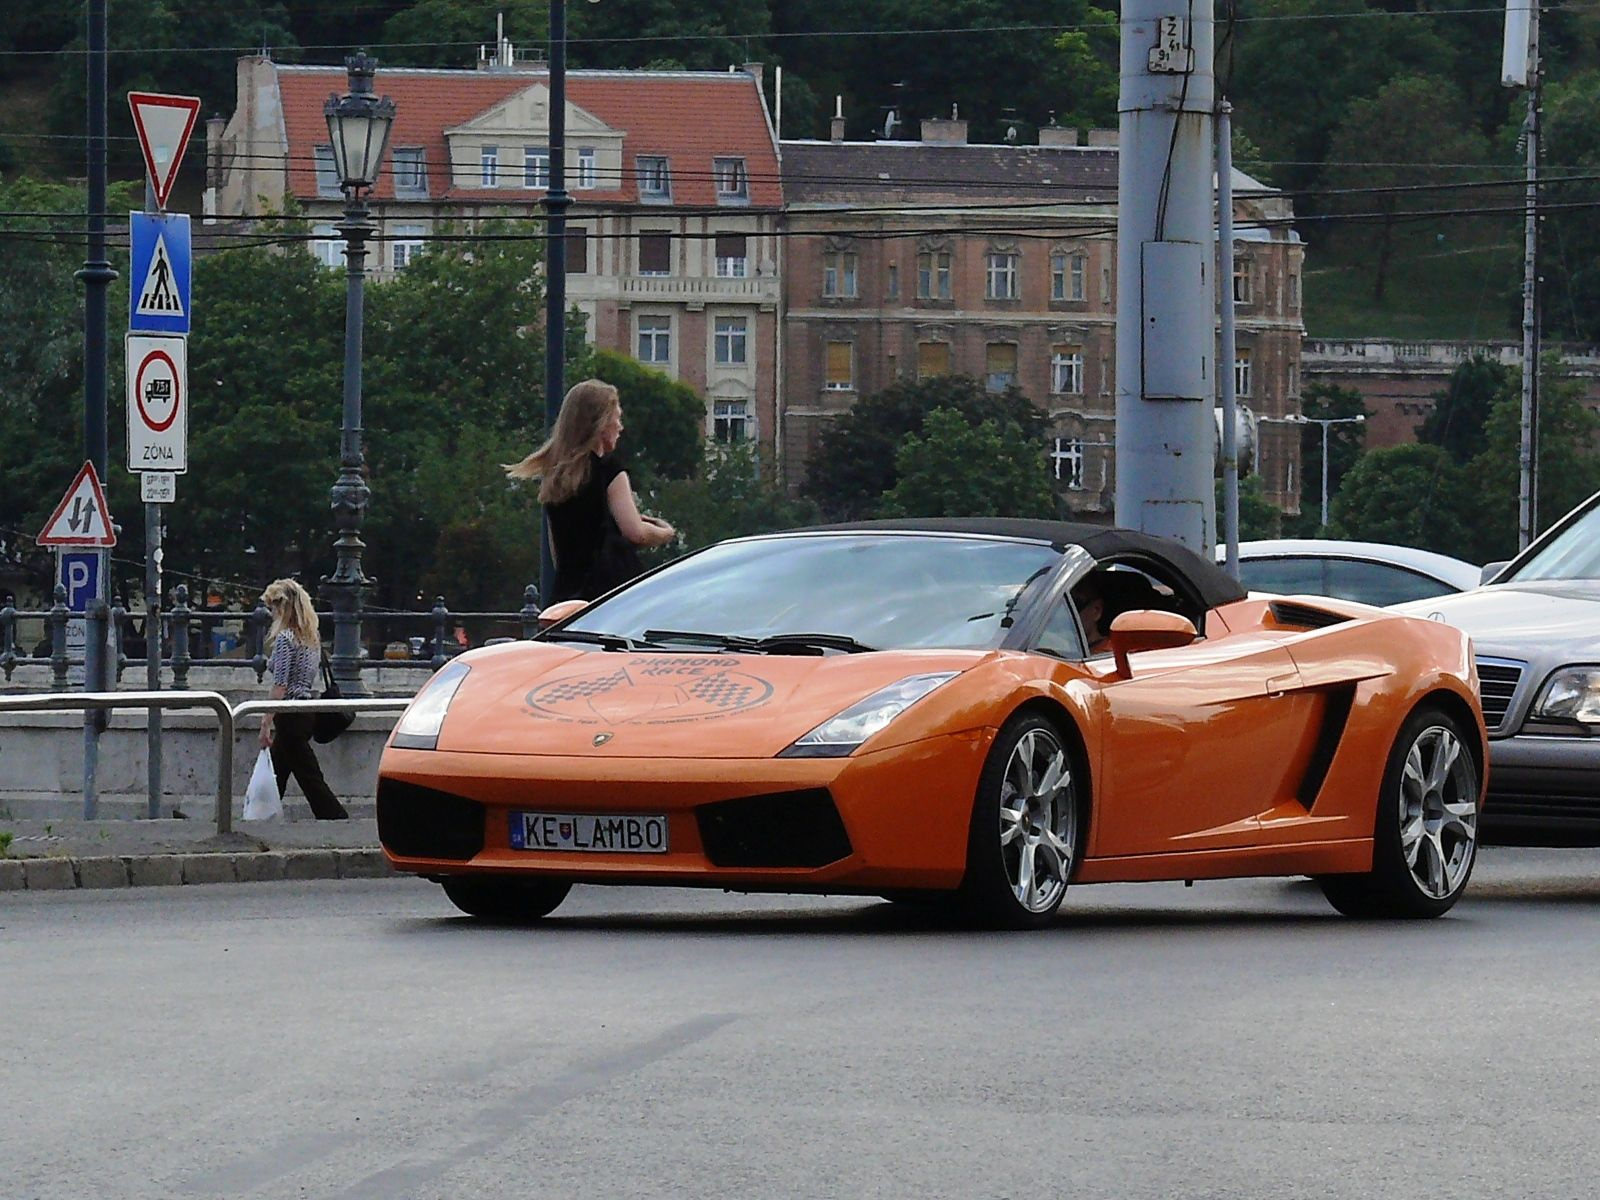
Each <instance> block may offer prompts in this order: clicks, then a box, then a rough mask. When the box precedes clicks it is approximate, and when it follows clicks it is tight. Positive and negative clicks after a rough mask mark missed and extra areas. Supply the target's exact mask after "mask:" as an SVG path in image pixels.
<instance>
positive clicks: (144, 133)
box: [128, 92, 200, 209]
mask: <svg viewBox="0 0 1600 1200" xmlns="http://www.w3.org/2000/svg"><path fill="white" fill-rule="evenodd" d="M128 107H129V108H131V109H132V110H133V127H134V129H135V130H136V131H137V132H138V134H139V149H140V150H142V151H144V169H145V172H146V174H147V175H148V176H149V179H150V185H151V187H153V188H154V189H155V193H156V205H157V207H159V208H163V209H164V208H166V207H167V197H168V196H169V195H170V194H171V193H172V185H173V182H174V181H175V180H176V179H177V178H178V164H179V163H180V162H182V161H183V151H184V147H186V146H187V145H188V144H189V134H190V133H191V132H193V130H194V122H195V118H196V117H198V116H199V115H200V97H199V96H163V95H161V94H160V93H158V92H129V93H128Z"/></svg>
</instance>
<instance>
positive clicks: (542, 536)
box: [539, 0, 572, 604]
mask: <svg viewBox="0 0 1600 1200" xmlns="http://www.w3.org/2000/svg"><path fill="white" fill-rule="evenodd" d="M571 203H572V198H571V197H570V196H568V195H567V2H566V0H550V189H549V191H547V192H546V193H545V197H544V205H545V213H546V217H547V220H546V232H547V233H548V235H549V236H548V239H547V240H546V242H545V272H544V284H545V293H544V298H545V347H544V423H545V429H546V430H547V431H548V430H551V429H554V428H555V425H556V417H557V416H558V415H559V414H560V412H561V398H562V395H563V393H564V392H565V391H566V375H567V365H566V355H567V345H566V342H567V326H566V321H567V314H566V308H567V207H568V205H570V204H571ZM555 578H556V568H555V559H554V557H553V555H552V553H551V549H550V533H549V529H548V527H547V523H546V521H545V517H544V509H543V508H542V507H541V508H540V509H539V592H540V595H541V596H542V597H543V598H544V602H545V603H546V604H549V603H550V602H551V600H553V599H554V588H555Z"/></svg>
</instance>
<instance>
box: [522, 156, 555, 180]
mask: <svg viewBox="0 0 1600 1200" xmlns="http://www.w3.org/2000/svg"><path fill="white" fill-rule="evenodd" d="M522 186H523V187H525V188H547V187H549V186H550V151H549V150H547V149H546V148H545V147H543V146H524V147H523V148H522Z"/></svg>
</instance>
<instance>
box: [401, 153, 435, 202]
mask: <svg viewBox="0 0 1600 1200" xmlns="http://www.w3.org/2000/svg"><path fill="white" fill-rule="evenodd" d="M394 194H395V195H396V196H411V197H416V196H426V195H427V194H428V168H427V165H426V160H425V159H424V157H423V150H422V147H421V146H400V147H397V148H396V150H395V152H394Z"/></svg>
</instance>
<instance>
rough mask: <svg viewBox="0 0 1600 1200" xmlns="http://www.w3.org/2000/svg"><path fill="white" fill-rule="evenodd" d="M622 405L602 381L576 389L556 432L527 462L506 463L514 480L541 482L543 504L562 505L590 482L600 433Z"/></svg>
mask: <svg viewBox="0 0 1600 1200" xmlns="http://www.w3.org/2000/svg"><path fill="white" fill-rule="evenodd" d="M621 405H622V401H621V400H620V399H619V398H618V396H617V389H616V388H614V387H612V386H611V385H610V384H609V383H606V382H604V381H602V380H599V379H585V380H583V381H582V382H581V383H575V384H573V385H572V390H571V391H569V392H568V393H567V395H566V398H565V399H564V400H562V401H561V413H560V415H559V416H557V417H556V427H555V430H554V431H553V432H552V433H551V434H550V436H549V437H548V438H547V439H546V440H545V443H544V445H542V446H540V447H539V448H538V449H537V450H535V451H534V452H533V453H532V454H530V455H528V457H527V458H525V459H523V460H522V461H521V462H517V463H503V464H501V465H502V466H504V467H505V470H506V474H507V475H509V476H511V478H513V479H538V480H539V503H540V504H560V503H561V502H562V501H563V500H566V499H568V498H569V497H571V496H572V494H573V493H574V492H576V491H577V490H578V489H579V488H581V487H582V486H583V485H584V484H585V483H587V482H588V480H589V452H590V451H591V450H593V449H594V448H595V442H596V441H597V440H598V439H599V437H600V430H601V429H603V428H604V427H605V424H606V422H607V421H609V420H610V419H611V414H612V413H614V412H616V411H617V409H618V408H620V407H621Z"/></svg>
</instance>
